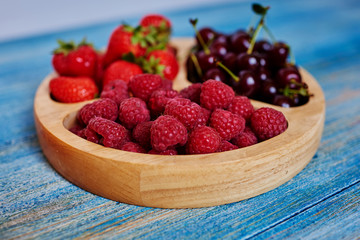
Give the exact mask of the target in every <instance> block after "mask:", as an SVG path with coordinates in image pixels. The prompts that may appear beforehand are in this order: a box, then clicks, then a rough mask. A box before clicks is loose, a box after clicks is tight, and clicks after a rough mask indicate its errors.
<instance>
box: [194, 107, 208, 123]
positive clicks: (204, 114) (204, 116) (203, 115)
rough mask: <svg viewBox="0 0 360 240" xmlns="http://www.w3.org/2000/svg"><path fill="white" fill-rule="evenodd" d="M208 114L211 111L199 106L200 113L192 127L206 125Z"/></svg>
mask: <svg viewBox="0 0 360 240" xmlns="http://www.w3.org/2000/svg"><path fill="white" fill-rule="evenodd" d="M210 115H211V111H210V110H207V109H206V108H203V107H202V108H201V115H200V117H199V118H198V120H197V121H196V123H195V125H194V128H195V127H200V126H205V125H207V123H208V121H209V118H210Z"/></svg>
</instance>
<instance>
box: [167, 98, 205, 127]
mask: <svg viewBox="0 0 360 240" xmlns="http://www.w3.org/2000/svg"><path fill="white" fill-rule="evenodd" d="M180 99H181V100H180ZM180 99H172V100H169V102H168V104H167V105H166V106H165V111H164V114H165V115H170V116H173V117H175V118H176V119H178V120H179V121H180V122H181V123H182V124H184V126H185V127H186V128H187V129H188V130H191V129H192V128H193V127H194V125H195V124H196V123H197V121H198V119H199V118H200V117H203V113H202V110H201V107H200V106H199V105H197V104H196V103H194V102H191V101H190V100H189V99H186V98H180Z"/></svg>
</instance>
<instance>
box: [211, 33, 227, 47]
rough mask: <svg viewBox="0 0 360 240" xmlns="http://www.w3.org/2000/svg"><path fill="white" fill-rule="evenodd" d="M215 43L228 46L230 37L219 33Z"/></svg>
mask: <svg viewBox="0 0 360 240" xmlns="http://www.w3.org/2000/svg"><path fill="white" fill-rule="evenodd" d="M213 43H223V44H225V45H227V44H228V36H227V35H225V34H223V33H218V34H217V35H216V38H215V40H214V41H213Z"/></svg>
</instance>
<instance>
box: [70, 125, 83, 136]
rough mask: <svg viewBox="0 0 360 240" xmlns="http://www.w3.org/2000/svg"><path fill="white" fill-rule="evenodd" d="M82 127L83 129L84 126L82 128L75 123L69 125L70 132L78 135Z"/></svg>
mask: <svg viewBox="0 0 360 240" xmlns="http://www.w3.org/2000/svg"><path fill="white" fill-rule="evenodd" d="M83 129H84V128H83V127H82V126H80V125H75V126H73V127H71V128H70V129H69V131H70V132H72V133H73V134H75V135H78V136H80V135H79V133H80V132H81V131H82V130H83Z"/></svg>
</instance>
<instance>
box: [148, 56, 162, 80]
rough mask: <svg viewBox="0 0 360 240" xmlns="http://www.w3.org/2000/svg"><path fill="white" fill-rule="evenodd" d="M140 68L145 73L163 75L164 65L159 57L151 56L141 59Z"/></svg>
mask: <svg viewBox="0 0 360 240" xmlns="http://www.w3.org/2000/svg"><path fill="white" fill-rule="evenodd" d="M142 69H143V70H144V72H146V73H152V74H158V75H160V76H161V77H164V69H165V65H162V64H160V59H158V58H155V57H154V56H151V57H150V58H149V59H148V60H145V59H143V61H142Z"/></svg>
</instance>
